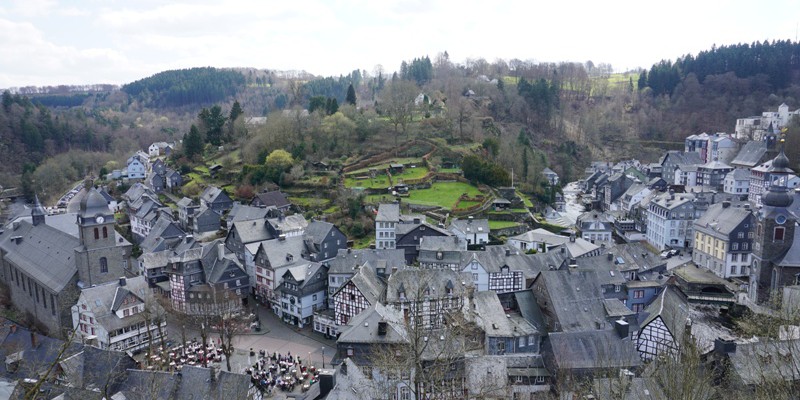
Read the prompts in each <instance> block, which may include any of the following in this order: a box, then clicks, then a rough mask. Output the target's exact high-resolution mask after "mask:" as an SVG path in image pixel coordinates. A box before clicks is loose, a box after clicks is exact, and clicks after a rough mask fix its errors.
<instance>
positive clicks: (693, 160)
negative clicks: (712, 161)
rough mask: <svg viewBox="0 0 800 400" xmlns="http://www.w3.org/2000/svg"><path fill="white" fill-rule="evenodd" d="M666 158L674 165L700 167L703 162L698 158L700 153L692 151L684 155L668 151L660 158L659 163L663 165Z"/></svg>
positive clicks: (680, 152)
mask: <svg viewBox="0 0 800 400" xmlns="http://www.w3.org/2000/svg"><path fill="white" fill-rule="evenodd" d="M667 157H669V158H670V161H672V163H673V164H675V165H678V164H686V165H690V164H694V165H700V164H701V163H702V162H703V160H702V159H701V158H700V153H697V152H694V151H690V152H688V153H684V152H682V151H677V150H670V151H668V152H666V153H665V154H664V156H663V157H661V160H660V161H661V162H660V163H661V164H662V165H663V164H664V161H665V160H666V158H667Z"/></svg>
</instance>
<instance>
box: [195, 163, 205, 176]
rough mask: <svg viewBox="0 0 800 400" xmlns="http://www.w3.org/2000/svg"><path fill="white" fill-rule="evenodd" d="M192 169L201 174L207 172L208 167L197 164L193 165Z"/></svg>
mask: <svg viewBox="0 0 800 400" xmlns="http://www.w3.org/2000/svg"><path fill="white" fill-rule="evenodd" d="M194 170H195V171H197V172H200V173H203V174H208V167H206V166H205V165H198V166H196V167H194Z"/></svg>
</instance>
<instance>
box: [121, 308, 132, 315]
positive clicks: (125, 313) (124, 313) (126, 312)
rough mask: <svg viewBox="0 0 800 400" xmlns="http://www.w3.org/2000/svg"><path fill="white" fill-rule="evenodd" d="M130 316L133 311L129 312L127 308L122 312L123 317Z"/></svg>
mask: <svg viewBox="0 0 800 400" xmlns="http://www.w3.org/2000/svg"><path fill="white" fill-rule="evenodd" d="M130 314H131V311H130V310H128V309H127V308H126V309H124V310H123V311H122V315H123V316H125V317H127V316H128V315H130Z"/></svg>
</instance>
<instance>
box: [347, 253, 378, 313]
mask: <svg viewBox="0 0 800 400" xmlns="http://www.w3.org/2000/svg"><path fill="white" fill-rule="evenodd" d="M365 264H369V262H367V263H365ZM350 281H351V282H353V284H354V285H355V286H356V288H358V291H359V292H361V294H362V295H363V296H364V297H365V298H366V299H367V301H368V302H369V304H375V303H378V302H381V301H383V299H384V298H385V295H386V282H384V281H383V280H381V279H380V278H379V277H378V275H377V274H376V273H375V269H374V268H371V267H369V266H368V265H366V266H364V267H362V268H359V269H358V272H356V274H355V275H353V277H352V278H350ZM344 286H345V285H342V286H341V287H340V288H339V290H341V288H343V287H344Z"/></svg>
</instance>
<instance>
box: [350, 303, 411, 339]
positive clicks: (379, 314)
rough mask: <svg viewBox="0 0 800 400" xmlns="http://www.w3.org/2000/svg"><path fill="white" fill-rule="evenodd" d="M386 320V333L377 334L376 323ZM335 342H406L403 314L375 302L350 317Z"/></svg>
mask: <svg viewBox="0 0 800 400" xmlns="http://www.w3.org/2000/svg"><path fill="white" fill-rule="evenodd" d="M379 322H386V328H387V329H386V334H385V335H378V323H379ZM343 328H344V329H343V330H342V332H341V334H340V335H339V339H338V340H337V343H340V344H346V343H407V342H408V340H409V337H408V331H407V330H406V323H405V320H404V319H403V315H402V314H401V313H400V311H398V310H397V309H395V308H394V307H392V306H384V305H383V304H381V303H375V304H373V305H371V306H370V307H369V308H367V309H366V310H364V311H362V312H360V313H359V314H358V315H356V316H355V317H353V318H351V319H350V321H349V322H348V323H347V326H345V327H343Z"/></svg>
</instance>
